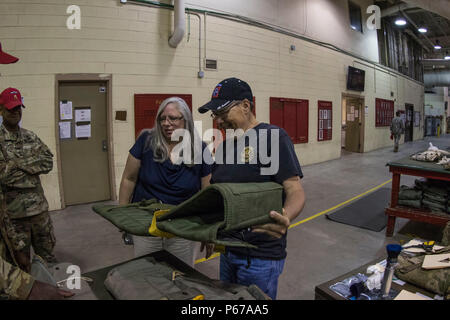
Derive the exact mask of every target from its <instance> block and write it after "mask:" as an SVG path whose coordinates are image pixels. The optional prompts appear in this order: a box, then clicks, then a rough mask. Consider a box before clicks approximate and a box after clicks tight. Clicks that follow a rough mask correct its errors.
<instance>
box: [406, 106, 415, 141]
mask: <svg viewBox="0 0 450 320" xmlns="http://www.w3.org/2000/svg"><path fill="white" fill-rule="evenodd" d="M405 111H406V121H405V142H410V141H413V132H414V131H413V130H414V105H412V104H408V103H407V104H405Z"/></svg>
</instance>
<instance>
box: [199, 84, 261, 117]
mask: <svg viewBox="0 0 450 320" xmlns="http://www.w3.org/2000/svg"><path fill="white" fill-rule="evenodd" d="M244 99H247V100H248V101H253V93H252V89H251V88H250V86H249V85H248V83H247V82H245V81H243V80H240V79H237V78H228V79H225V80H223V81H221V82H220V83H219V84H217V85H216V87H215V88H214V90H213V93H212V96H211V101H210V102H208V103H207V104H205V105H204V106H201V107H200V108H198V112H200V113H205V112H208V111H212V112H217V111H219V110H220V109H223V108H226V107H228V106H229V105H230V103H232V102H233V101H236V100H244Z"/></svg>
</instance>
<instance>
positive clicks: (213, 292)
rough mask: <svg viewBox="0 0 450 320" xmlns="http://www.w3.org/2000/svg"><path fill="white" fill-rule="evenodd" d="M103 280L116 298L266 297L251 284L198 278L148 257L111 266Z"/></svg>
mask: <svg viewBox="0 0 450 320" xmlns="http://www.w3.org/2000/svg"><path fill="white" fill-rule="evenodd" d="M104 284H105V287H106V289H107V290H108V291H109V292H110V293H111V295H112V296H113V297H114V298H115V299H117V300H270V298H269V297H268V296H267V295H266V294H264V293H263V292H262V291H261V289H259V288H258V287H257V286H255V285H251V286H248V287H247V286H243V285H237V284H228V283H223V282H220V281H218V280H212V279H206V278H205V279H199V278H196V277H192V276H189V275H186V274H184V273H182V272H180V271H178V270H176V269H174V268H172V267H170V266H169V265H168V264H166V263H162V262H158V261H156V260H155V259H154V258H152V257H143V258H141V259H138V260H133V261H130V262H127V263H125V264H122V265H120V266H118V267H115V268H114V269H112V270H111V271H109V273H108V275H107V277H106V280H105V282H104Z"/></svg>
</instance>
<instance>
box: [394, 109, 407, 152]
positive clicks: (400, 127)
mask: <svg viewBox="0 0 450 320" xmlns="http://www.w3.org/2000/svg"><path fill="white" fill-rule="evenodd" d="M404 132H405V124H404V123H403V120H402V118H400V111H397V112H396V113H395V117H394V118H393V119H392V122H391V136H392V138H393V139H394V152H398V144H399V142H400V138H401V137H402V134H403V133H404Z"/></svg>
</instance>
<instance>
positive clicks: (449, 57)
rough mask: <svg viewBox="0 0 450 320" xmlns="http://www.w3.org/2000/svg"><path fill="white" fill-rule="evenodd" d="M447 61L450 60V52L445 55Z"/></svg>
mask: <svg viewBox="0 0 450 320" xmlns="http://www.w3.org/2000/svg"><path fill="white" fill-rule="evenodd" d="M444 59H445V60H450V55H449V54H448V51H447V52H446V53H445V58H444Z"/></svg>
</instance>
